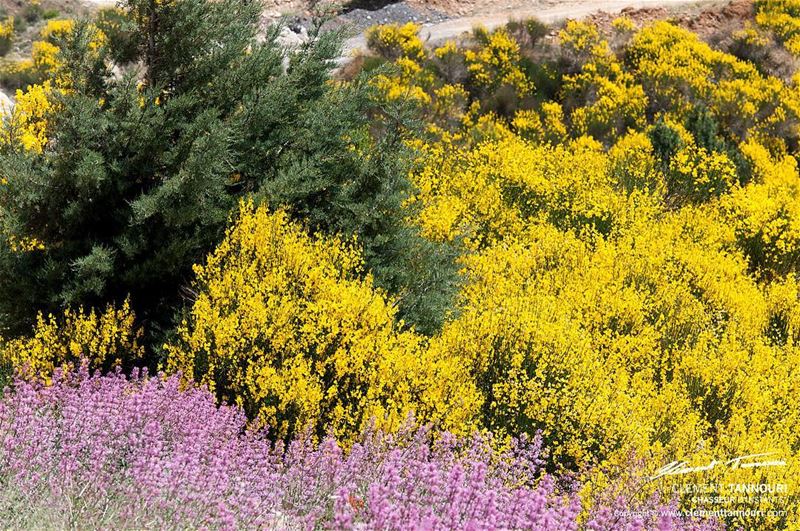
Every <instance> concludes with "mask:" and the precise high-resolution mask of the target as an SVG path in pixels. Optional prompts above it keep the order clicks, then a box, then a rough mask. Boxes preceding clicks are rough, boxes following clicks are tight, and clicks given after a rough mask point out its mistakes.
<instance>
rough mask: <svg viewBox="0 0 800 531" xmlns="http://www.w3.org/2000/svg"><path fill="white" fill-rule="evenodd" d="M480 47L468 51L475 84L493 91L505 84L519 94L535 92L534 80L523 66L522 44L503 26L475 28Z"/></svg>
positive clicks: (467, 57)
mask: <svg viewBox="0 0 800 531" xmlns="http://www.w3.org/2000/svg"><path fill="white" fill-rule="evenodd" d="M474 33H475V38H476V40H477V43H478V46H477V48H476V49H467V50H465V51H464V58H465V60H466V64H467V70H468V72H469V73H470V75H471V76H472V79H473V80H474V83H475V84H476V85H477V86H479V87H482V88H485V89H488V90H490V91H494V90H497V89H498V88H500V87H502V86H508V87H511V88H512V89H514V91H515V92H516V93H517V94H518V95H519V96H525V95H527V94H529V93H531V92H532V91H533V88H534V87H533V82H532V81H531V80H530V79H528V76H527V75H526V74H525V72H524V71H523V70H522V68H521V64H520V62H521V59H522V58H521V55H520V49H519V43H518V42H517V41H516V40H514V38H512V37H511V35H509V33H508V31H506V30H505V29H503V28H499V29H496V30H494V31H492V32H490V31H488V30H486V29H485V28H481V27H478V28H476V29H475V31H474Z"/></svg>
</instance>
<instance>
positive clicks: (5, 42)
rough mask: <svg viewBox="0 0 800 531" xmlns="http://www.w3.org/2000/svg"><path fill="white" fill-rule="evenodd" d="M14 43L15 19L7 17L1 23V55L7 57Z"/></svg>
mask: <svg viewBox="0 0 800 531" xmlns="http://www.w3.org/2000/svg"><path fill="white" fill-rule="evenodd" d="M13 41H14V17H6V19H5V20H3V21H0V55H5V54H6V53H8V51H9V50H10V49H11V43H12V42H13Z"/></svg>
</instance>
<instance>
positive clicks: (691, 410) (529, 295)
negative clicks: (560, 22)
mask: <svg viewBox="0 0 800 531" xmlns="http://www.w3.org/2000/svg"><path fill="white" fill-rule="evenodd" d="M662 118H663V120H664V122H665V123H666V124H667V125H668V127H670V128H672V129H673V131H674V132H675V134H676V135H677V137H678V138H679V139H680V142H681V147H680V149H679V150H678V151H677V152H676V153H675V154H674V156H673V157H672V158H671V160H670V165H669V167H668V168H666V170H667V171H668V172H669V173H670V175H667V174H664V173H663V172H662V167H661V165H660V164H659V163H658V160H657V159H656V156H655V153H654V148H653V145H652V141H651V139H650V137H649V135H648V134H647V132H637V131H630V132H628V133H627V134H626V135H625V136H623V137H621V138H619V139H617V140H616V142H615V143H614V144H613V145H612V147H611V148H610V149H608V150H606V149H604V148H603V147H602V146H601V145H600V144H599V143H597V142H596V141H594V140H592V139H590V138H585V137H583V138H579V139H577V140H575V141H572V142H563V141H562V142H560V143H554V144H553V145H550V144H547V143H544V144H541V142H542V141H543V140H542V136H541V132H540V131H541V130H542V118H541V114H540V113H539V112H537V111H518V112H517V114H516V115H515V117H514V118H513V119H512V122H511V131H508V130H505V132H502V133H500V134H497V135H496V136H494V137H483V138H482V139H481V140H479V141H475V142H468V141H467V142H465V141H463V140H461V141H459V140H458V139H456V138H453V137H448V138H442V139H440V140H438V141H436V142H433V143H428V144H423V145H422V147H421V149H422V151H423V152H424V156H423V159H422V161H423V167H422V169H420V170H417V171H416V172H415V173H414V174H413V175H412V178H413V179H414V182H415V184H416V185H417V187H418V190H419V192H418V194H417V195H416V196H415V197H414V201H415V202H416V203H417V206H418V207H419V208H418V209H417V211H416V212H417V213H416V215H415V218H414V222H415V223H417V224H418V225H419V226H420V227H421V228H422V230H423V233H424V234H425V235H427V236H428V237H430V238H433V239H449V240H455V239H459V238H461V239H463V240H464V242H465V244H466V247H467V249H468V253H467V254H466V255H464V256H463V257H462V264H463V268H464V269H463V271H464V274H465V277H466V279H467V282H466V284H465V286H464V287H463V289H462V290H461V293H460V297H459V301H458V312H457V313H456V317H455V318H453V319H452V320H451V321H449V322H448V323H446V324H445V326H444V329H443V330H442V332H441V333H440V334H439V335H437V336H435V337H434V338H433V339H432V340H431V342H430V346H429V349H430V350H431V351H432V352H435V353H437V355H439V356H442V355H449V356H457V357H459V358H461V359H462V360H463V362H462V363H464V364H466V365H467V366H468V367H469V368H470V371H471V377H472V378H473V379H474V381H475V383H476V385H477V387H478V390H479V391H480V393H481V394H482V400H481V404H482V406H481V418H482V419H483V422H484V426H485V427H487V428H490V429H492V430H494V431H496V432H498V433H501V434H503V433H505V434H518V433H520V432H527V433H532V432H534V431H536V430H541V432H542V433H543V435H544V439H545V442H546V443H547V446H548V447H549V448H550V450H551V456H550V466H551V467H553V468H554V469H556V470H558V469H563V468H567V469H578V470H589V472H586V477H585V481H586V483H585V484H586V485H587V487H586V489H585V491H584V494H585V495H586V496H587V497H591V492H592V490H593V489H599V488H601V486H602V485H607V484H608V483H609V482H611V483H614V482H618V481H620V478H621V476H625V475H626V474H628V473H629V471H630V470H631V468H630V465H629V462H630V461H629V460H630V458H631V456H636V457H638V458H641V459H644V460H645V462H646V463H648V466H649V467H651V469H652V472H655V471H656V470H657V469H659V468H661V467H662V466H664V465H666V464H667V463H669V462H671V461H675V460H686V461H688V462H689V463H691V464H693V465H697V466H700V465H703V464H706V463H708V462H710V461H712V460H714V459H717V460H721V459H730V458H733V457H736V456H741V455H751V454H757V453H767V452H776V455H779V456H780V457H781V458H782V459H784V460H785V461H786V462H787V463H788V464H787V466H786V467H775V468H770V469H764V470H763V471H758V472H757V473H755V472H753V471H752V470H750V471H745V470H742V469H739V470H730V469H725V468H722V467H720V469H719V470H715V471H714V472H713V473H710V474H709V475H708V478H709V479H708V480H709V481H712V480H713V481H719V482H722V483H727V482H732V483H735V482H745V483H747V482H750V483H752V482H772V483H783V484H786V485H787V488H788V489H789V492H790V493H792V492H795V491H796V489H797V488H800V484H799V483H798V478H800V474H798V472H800V469H799V468H798V461H797V457H798V455H797V454H798V452H797V448H799V447H800V435H799V434H800V411H797V410H796V408H795V410H792V409H791V406H789V404H790V403H791V402H792V400H791V399H790V398H789V397H791V396H794V394H795V393H796V392H797V389H800V382H798V380H797V378H798V376H799V375H800V373H798V369H797V362H798V349H797V346H796V345H797V338H798V337H800V333H799V332H798V330H800V329H798V325H800V302H799V301H800V292H799V291H798V289H799V288H798V285H797V281H796V280H795V277H794V276H793V275H788V276H785V277H781V276H780V274H774V275H772V277H773V278H775V279H776V280H775V281H773V282H769V283H760V282H758V281H757V279H756V278H755V277H753V276H752V274H751V267H752V265H751V264H752V258H751V256H749V255H748V254H747V253H745V252H742V251H741V250H740V249H744V250H745V251H746V249H745V247H744V246H743V245H742V238H743V236H742V234H743V232H742V231H743V229H742V227H743V226H745V227H747V226H748V225H747V223H748V221H744V222H743V221H742V220H747V216H748V215H752V214H750V213H749V212H748V211H746V210H745V208H746V207H747V206H748V203H747V201H758V200H759V199H758V198H759V197H760V195H763V194H765V193H767V192H766V187H768V186H776V185H775V184H770V183H773V181H775V180H777V179H778V177H776V175H783V177H782V178H783V179H785V180H789V182H790V183H794V182H796V180H797V179H798V175H797V168H796V163H795V161H794V158H793V157H790V156H787V155H773V154H772V153H770V151H769V150H767V149H766V148H764V147H763V146H762V145H761V144H759V143H758V142H756V141H755V140H750V141H748V142H747V143H744V144H742V145H741V146H740V148H739V150H740V151H741V153H742V154H743V156H744V158H745V159H746V161H747V163H748V164H749V165H750V166H751V167H752V172H753V176H754V177H753V182H752V183H750V184H748V185H747V186H746V187H740V186H739V185H738V184H736V173H735V167H734V165H733V163H732V162H731V161H730V160H729V158H728V157H727V156H726V155H723V154H721V153H718V152H713V151H708V150H706V149H705V148H702V147H699V146H698V145H697V143H696V142H695V139H694V138H693V137H692V135H691V133H689V131H687V130H686V129H685V128H684V127H683V126H682V125H681V124H680V123H679V122H677V121H676V119H675V117H674V115H664V116H663V117H662ZM500 130H502V129H500ZM518 135H519V136H518ZM531 141H532V142H531ZM671 174H675V175H671ZM668 178H672V179H674V178H680V179H683V181H682V182H684V183H685V184H686V185H687V186H689V187H690V189H689V190H688V191H687V192H686V193H687V194H699V195H698V196H697V199H698V200H699V199H702V201H700V203H699V204H695V203H691V202H688V203H681V204H675V203H674V202H672V201H671V197H670V195H669V194H668V193H667V191H668V190H667V184H668V182H667V181H668ZM765 183H767V184H765ZM673 186H675V185H674V183H673ZM782 186H783V185H782ZM759 187H761V188H759ZM761 189H765V190H764V191H763V192H756V193H754V191H756V190H761ZM712 196H713V197H712ZM774 196H775V198H778V197H781V201H782V203H777V204H776V205H775V208H774V210H773V209H770V210H768V212H769V211H774V212H782V213H785V212H793V210H794V207H793V206H789V203H791V202H795V203H796V202H797V189H796V188H795V187H794V186H793V184H792V185H791V186H788V185H786V186H785V187H784V188H783V189H782V190H781V191H777V190H776V191H775V192H774ZM782 205H786V206H782ZM784 237H787V235H785V234H784ZM770 245H773V246H775V247H776V249H785V250H787V251H788V250H793V249H796V248H798V247H800V242H795V241H793V240H791V239H790V238H788V239H787V240H786V243H785V246H784V247H777V245H775V244H774V243H771V244H770ZM782 259H783V260H785V261H786V262H787V263H789V262H791V261H792V259H793V256H791V255H787V256H783V257H782ZM782 271H785V270H781V271H779V273H781V272H782ZM756 373H757V374H756ZM777 382H780V383H779V384H778V383H777ZM587 467H589V468H587ZM675 478H678V479H677V480H676V479H675ZM712 478H713V479H712ZM679 479H680V476H675V477H672V478H662V479H659V480H658V481H655V482H653V483H652V484H650V485H648V486H647V488H648V489H654V488H658V489H660V490H661V491H662V492H665V493H669V494H670V495H671V493H673V491H672V488H673V486H674V485H676V481H677V482H678V483H679V481H678V480H679ZM690 498H691V497H690V496H687V497H686V499H684V500H683V505H684V506H685V507H697V506H698V504H696V503H695V504H693V503H692V501H691V499H690ZM786 502H787V509H788V511H789V514H790V515H796V514H797V496H796V495H792V496H789V497H788V498H787V499H786ZM759 507H760V508H765V509H766V508H770V506H769V502H767V501H762V502H760V505H759ZM727 508H730V509H736V508H743V509H747V508H749V507H748V505H747V504H739V505H736V504H735V503H734V504H731V505H729V506H727ZM792 517H793V516H790V518H792ZM778 521H779V518H778V517H775V516H768V515H765V516H762V517H760V518H759V519H756V520H753V519H747V518H745V517H742V518H741V519H738V520H737V519H736V518H733V519H731V520H730V522H732V523H738V524H744V523H747V524H748V525H751V524H753V522H756V524H755V525H757V526H761V527H764V528H769V527H770V526H775V525H777V524H778Z"/></svg>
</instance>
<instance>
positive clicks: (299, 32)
mask: <svg viewBox="0 0 800 531" xmlns="http://www.w3.org/2000/svg"><path fill="white" fill-rule="evenodd" d="M277 42H278V44H280V45H281V46H283V47H284V48H299V47H300V46H302V45H303V44H305V43H307V42H308V31H306V28H304V27H302V26H295V27H293V28H292V27H288V26H284V27H283V28H281V32H280V33H279V34H278V38H277Z"/></svg>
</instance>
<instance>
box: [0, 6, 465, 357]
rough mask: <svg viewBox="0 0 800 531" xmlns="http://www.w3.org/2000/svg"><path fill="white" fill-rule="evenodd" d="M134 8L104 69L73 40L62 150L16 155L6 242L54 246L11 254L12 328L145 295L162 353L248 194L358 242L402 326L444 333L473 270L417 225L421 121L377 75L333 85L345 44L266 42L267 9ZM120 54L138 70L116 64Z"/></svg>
mask: <svg viewBox="0 0 800 531" xmlns="http://www.w3.org/2000/svg"><path fill="white" fill-rule="evenodd" d="M124 7H126V8H127V9H128V10H129V14H130V17H131V21H130V22H131V24H133V25H134V26H135V30H134V31H131V32H130V33H129V34H128V35H127V36H126V39H110V43H111V44H110V47H111V48H110V49H108V50H104V51H103V53H101V55H100V57H97V54H96V53H90V49H89V44H88V40H89V35H90V31H89V30H88V26H87V23H81V24H78V26H77V30H76V31H75V32H74V34H73V35H71V36H70V37H69V38H68V39H67V42H62V43H60V45H61V50H62V54H61V56H62V57H61V58H62V60H63V61H64V62H65V64H66V68H67V69H69V72H70V73H71V75H72V77H73V78H74V79H73V90H70V91H68V92H66V93H64V94H61V95H59V96H58V102H57V108H58V111H57V112H55V113H54V114H53V115H52V116H51V117H50V119H49V132H48V138H49V142H48V145H47V147H46V149H45V152H44V153H43V154H42V155H37V154H32V153H27V152H24V151H23V150H22V149H21V148H15V147H5V148H3V149H0V177H2V178H5V179H7V181H8V185H7V186H3V187H2V189H0V223H2V229H3V237H4V238H5V239H9V238H11V237H15V238H21V237H35V238H37V239H39V240H41V241H42V242H43V243H44V245H45V250H44V251H35V252H29V253H14V252H11V250H10V249H9V245H7V244H4V245H0V326H1V327H2V331H3V333H4V334H20V333H26V332H27V331H29V326H30V323H31V322H32V319H33V318H34V317H35V314H36V312H37V311H45V312H57V311H60V309H61V308H62V307H64V306H67V305H78V304H81V305H87V306H96V305H104V304H106V303H107V302H109V301H119V300H121V299H123V298H124V297H126V296H128V295H130V296H131V298H132V303H133V306H134V309H135V310H136V312H137V315H138V317H139V318H140V319H142V320H143V321H144V324H145V325H146V328H147V329H148V330H149V333H150V334H151V344H152V345H153V346H157V345H158V343H159V342H160V339H161V338H162V337H163V335H164V334H165V333H167V331H168V330H169V328H170V327H171V326H172V325H173V322H172V320H173V317H174V315H175V313H176V312H177V311H179V310H180V308H181V306H182V305H183V304H184V303H185V302H187V299H191V293H188V292H187V291H186V289H185V286H187V285H188V283H189V281H190V279H191V275H192V272H191V266H192V264H194V263H199V262H202V260H203V259H204V257H205V255H206V254H207V253H208V252H209V251H210V250H212V249H213V247H214V246H215V245H216V244H217V243H218V242H219V241H220V240H221V237H222V235H223V233H224V230H225V227H226V224H227V223H228V221H229V217H230V215H231V212H234V211H235V206H236V204H237V202H238V201H239V199H240V198H241V197H242V196H244V195H245V194H255V195H256V196H257V197H258V198H260V199H262V200H265V201H268V202H269V203H270V205H272V206H274V207H279V206H283V207H286V208H288V209H289V211H290V212H291V213H292V215H293V216H295V217H296V218H297V219H301V220H304V222H305V223H307V225H308V226H309V228H310V229H311V230H315V231H325V232H332V233H341V234H343V235H344V236H345V237H350V236H351V235H354V236H356V238H357V240H358V241H359V242H360V244H361V245H362V246H363V247H364V250H365V256H366V265H367V268H368V269H369V270H371V271H373V272H374V274H375V277H376V281H377V282H378V284H379V285H380V286H382V287H384V288H385V289H387V290H388V291H390V292H391V293H393V294H395V295H397V296H398V297H399V304H400V309H401V316H402V317H403V318H404V319H406V320H407V321H408V322H410V323H412V324H416V325H417V326H418V327H419V328H420V329H421V330H423V331H433V330H435V329H436V327H437V326H439V325H440V324H441V320H442V318H443V317H442V316H444V315H445V313H446V312H445V311H444V309H445V308H446V307H447V306H448V304H449V298H450V296H451V294H452V292H453V290H454V287H455V282H456V279H457V276H456V273H455V271H456V268H455V265H454V260H453V251H452V250H451V249H449V248H447V247H444V246H440V245H434V244H432V243H430V242H427V241H425V240H424V239H422V238H421V237H420V236H419V235H418V234H417V233H416V232H415V230H414V229H412V228H411V227H409V226H408V225H407V224H406V223H405V222H404V219H405V217H406V216H407V215H408V212H407V211H406V210H405V209H404V206H403V203H404V200H405V198H406V197H407V195H408V193H409V182H408V180H407V173H408V169H409V166H408V164H409V161H410V160H411V158H410V153H409V152H408V149H407V148H406V147H405V143H404V139H405V138H406V135H407V134H408V133H409V132H410V131H411V129H412V128H414V127H415V121H414V119H413V111H412V110H410V109H409V108H406V107H404V106H402V105H397V106H393V107H391V108H390V107H389V106H387V104H384V103H378V99H377V98H375V97H374V94H372V92H371V89H370V86H369V84H368V80H367V79H359V80H356V81H355V82H353V83H352V84H348V85H340V84H337V83H334V82H331V78H330V74H331V69H332V67H333V66H334V59H335V58H336V57H337V55H338V53H339V49H340V37H339V36H338V35H335V34H323V33H321V32H312V39H311V41H310V42H309V43H307V44H306V45H304V46H302V47H301V48H300V49H298V50H294V51H288V50H285V49H283V48H282V47H281V46H279V45H278V44H277V43H276V35H277V33H276V31H271V32H269V33H268V34H267V35H266V36H260V35H258V28H259V19H260V13H261V9H262V6H261V4H260V3H259V2H256V1H252V0H215V1H209V0H171V1H166V2H163V1H162V2H155V1H154V0H128V1H127V2H126V5H125V6H124ZM131 39H133V40H134V42H131ZM115 42H121V43H123V44H121V45H124V46H125V47H126V50H125V51H124V52H125V53H122V52H121V51H120V50H114V49H113V46H114V43H115ZM131 49H134V50H136V54H135V56H134V57H129V56H130V55H131V53H130V50H131ZM120 57H127V58H128V59H131V61H130V62H129V63H127V64H126V65H117V66H118V67H119V66H123V67H124V68H121V69H120V68H113V66H114V65H113V63H112V61H113V60H114V59H117V60H120V59H119V58H120ZM120 70H122V73H120Z"/></svg>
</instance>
